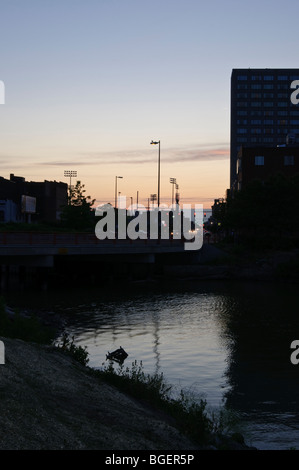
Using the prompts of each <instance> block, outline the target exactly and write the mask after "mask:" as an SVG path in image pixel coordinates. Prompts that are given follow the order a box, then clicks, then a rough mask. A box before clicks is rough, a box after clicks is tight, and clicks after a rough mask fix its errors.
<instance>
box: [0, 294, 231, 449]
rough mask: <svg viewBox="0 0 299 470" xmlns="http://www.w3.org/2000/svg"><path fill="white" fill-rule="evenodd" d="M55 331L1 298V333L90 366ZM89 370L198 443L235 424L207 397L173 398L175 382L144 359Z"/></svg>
mask: <svg viewBox="0 0 299 470" xmlns="http://www.w3.org/2000/svg"><path fill="white" fill-rule="evenodd" d="M55 334H56V332H55V330H53V329H51V328H49V327H44V326H43V325H42V324H41V323H40V321H39V320H38V318H37V317H35V316H34V315H33V316H30V317H24V316H23V315H21V314H20V313H19V312H15V313H14V314H13V315H10V314H8V313H7V311H6V308H5V302H4V299H3V298H0V336H1V337H6V338H18V339H22V340H24V341H28V342H35V343H40V344H52V345H54V346H55V347H56V348H57V349H58V350H60V351H62V352H63V353H65V354H68V355H70V356H71V357H72V358H73V359H75V360H76V361H78V362H79V363H81V364H82V365H83V366H87V364H88V361H89V358H88V352H87V350H86V348H83V347H82V346H77V345H76V344H75V340H74V337H72V338H69V336H68V335H67V334H65V335H64V336H63V337H62V340H61V342H60V343H58V344H57V343H56V344H55ZM87 370H88V371H89V372H90V373H91V374H92V375H94V376H97V377H98V378H100V380H104V381H105V382H107V383H109V384H111V385H114V386H115V387H117V388H118V389H119V390H121V391H123V392H124V393H128V394H129V395H131V396H133V397H136V398H137V399H139V400H140V399H142V401H143V402H146V403H147V404H148V405H150V406H153V407H154V408H155V409H157V410H159V411H161V412H164V413H166V414H167V416H168V417H170V418H172V420H173V421H174V422H175V425H176V427H177V428H178V429H179V430H180V431H181V432H182V433H184V434H185V435H186V436H188V437H189V438H190V439H191V440H193V441H194V442H196V443H198V444H202V445H203V444H205V443H208V442H211V437H212V436H215V435H223V434H227V432H228V431H229V430H230V429H232V428H233V426H234V425H235V424H236V421H235V418H236V417H235V415H233V414H232V413H230V412H228V411H227V410H226V409H224V408H223V409H217V410H213V411H210V410H209V409H208V406H207V402H206V400H204V399H200V400H199V401H198V400H193V399H192V398H191V397H190V395H189V394H186V393H185V392H183V391H181V392H180V394H179V396H178V398H173V393H172V386H170V385H169V384H167V382H166V381H165V379H164V376H163V374H162V373H161V374H146V373H145V372H144V370H143V365H142V362H140V363H139V364H138V363H137V361H135V362H133V363H132V365H131V367H126V368H125V367H124V365H123V364H119V365H118V368H117V369H115V368H114V364H113V362H112V361H110V362H109V364H108V366H106V367H104V368H103V369H100V370H96V369H92V368H89V367H87Z"/></svg>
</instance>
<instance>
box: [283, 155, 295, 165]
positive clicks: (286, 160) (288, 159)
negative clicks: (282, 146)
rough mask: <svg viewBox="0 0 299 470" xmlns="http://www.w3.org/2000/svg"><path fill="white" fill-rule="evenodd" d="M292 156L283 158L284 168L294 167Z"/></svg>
mask: <svg viewBox="0 0 299 470" xmlns="http://www.w3.org/2000/svg"><path fill="white" fill-rule="evenodd" d="M294 164H295V161H294V155H285V156H284V166H291V165H294Z"/></svg>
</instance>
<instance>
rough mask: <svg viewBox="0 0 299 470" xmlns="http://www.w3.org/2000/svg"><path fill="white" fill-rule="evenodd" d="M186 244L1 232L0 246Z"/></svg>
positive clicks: (86, 235) (61, 234)
mask: <svg viewBox="0 0 299 470" xmlns="http://www.w3.org/2000/svg"><path fill="white" fill-rule="evenodd" d="M182 243H184V239H183V238H182V239H179V240H178V239H173V238H170V239H161V238H160V239H139V238H138V239H137V240H131V239H129V238H127V239H124V240H122V239H117V238H116V239H115V240H111V239H108V238H107V239H105V240H99V239H98V238H97V237H96V236H95V235H94V234H93V233H59V232H50V233H36V232H0V246H3V245H4V246H5V245H9V246H12V245H39V246H44V245H47V246H49V245H63V246H66V245H68V246H70V245H75V246H78V245H81V246H87V245H104V244H105V245H106V244H110V245H111V244H117V245H131V244H134V245H135V244H136V245H144V244H150V245H164V246H170V245H171V246H172V245H177V246H179V245H181V244H182Z"/></svg>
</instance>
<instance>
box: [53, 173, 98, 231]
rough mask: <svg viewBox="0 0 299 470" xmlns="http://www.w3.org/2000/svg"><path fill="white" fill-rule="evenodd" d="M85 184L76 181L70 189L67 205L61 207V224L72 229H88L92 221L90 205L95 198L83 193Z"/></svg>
mask: <svg viewBox="0 0 299 470" xmlns="http://www.w3.org/2000/svg"><path fill="white" fill-rule="evenodd" d="M84 187H85V185H84V184H82V183H81V181H77V183H76V185H75V186H74V188H71V189H70V195H69V201H68V205H67V206H64V208H63V209H62V214H61V220H62V223H63V225H65V226H67V227H69V228H73V229H90V228H91V225H92V221H93V212H92V206H93V204H94V202H95V199H91V197H90V196H86V195H85V192H86V191H85V189H84Z"/></svg>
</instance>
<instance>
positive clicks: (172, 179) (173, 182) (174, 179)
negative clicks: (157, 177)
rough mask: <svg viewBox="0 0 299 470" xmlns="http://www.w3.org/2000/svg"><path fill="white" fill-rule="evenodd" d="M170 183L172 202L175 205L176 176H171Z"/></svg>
mask: <svg viewBox="0 0 299 470" xmlns="http://www.w3.org/2000/svg"><path fill="white" fill-rule="evenodd" d="M170 183H171V184H172V200H171V204H172V206H173V203H174V185H175V184H176V178H170Z"/></svg>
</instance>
